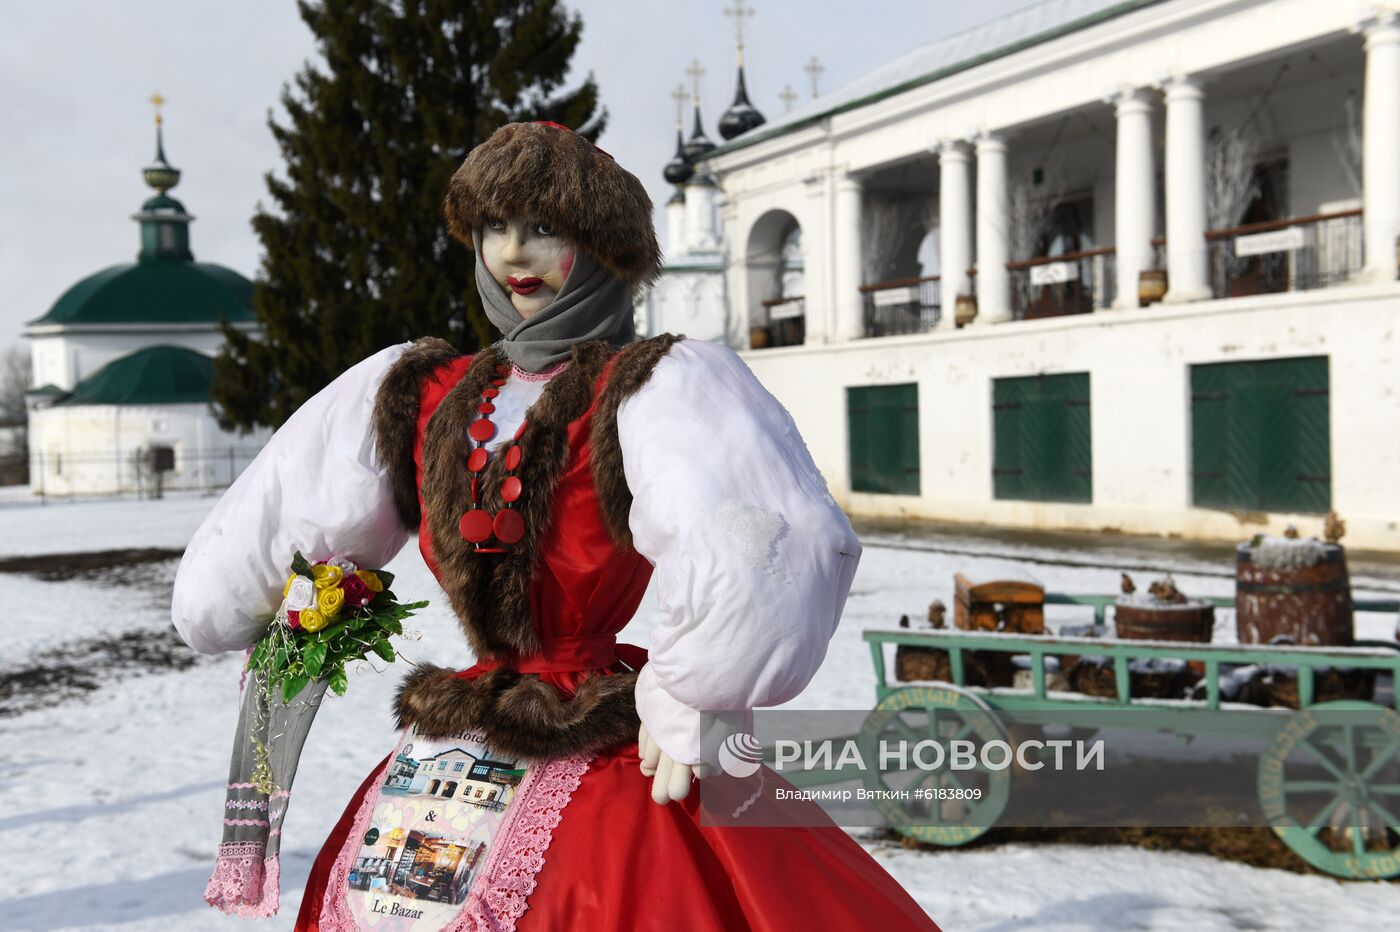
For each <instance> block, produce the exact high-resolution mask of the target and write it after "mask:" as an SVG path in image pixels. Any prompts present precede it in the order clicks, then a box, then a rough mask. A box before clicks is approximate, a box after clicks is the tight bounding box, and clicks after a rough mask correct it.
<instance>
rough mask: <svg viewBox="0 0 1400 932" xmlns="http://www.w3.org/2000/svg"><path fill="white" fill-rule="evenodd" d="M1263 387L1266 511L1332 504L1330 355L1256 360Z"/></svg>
mask: <svg viewBox="0 0 1400 932" xmlns="http://www.w3.org/2000/svg"><path fill="white" fill-rule="evenodd" d="M1255 369H1256V371H1257V378H1258V381H1259V384H1260V387H1261V390H1260V396H1261V399H1260V400H1261V409H1260V411H1259V415H1260V422H1261V425H1262V426H1261V429H1260V432H1259V434H1260V452H1261V456H1260V463H1259V478H1260V492H1261V495H1260V498H1261V503H1262V506H1263V508H1264V509H1265V510H1267V511H1287V512H1305V513H1307V512H1312V513H1323V512H1326V511H1327V510H1328V509H1329V508H1331V506H1332V455H1331V438H1330V436H1329V434H1330V430H1329V428H1330V424H1329V417H1328V408H1329V404H1328V402H1329V393H1328V371H1327V357H1325V356H1313V357H1309V358H1304V359H1276V360H1269V361H1267V362H1259V363H1256V364H1255Z"/></svg>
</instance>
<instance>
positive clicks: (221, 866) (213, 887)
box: [204, 841, 282, 919]
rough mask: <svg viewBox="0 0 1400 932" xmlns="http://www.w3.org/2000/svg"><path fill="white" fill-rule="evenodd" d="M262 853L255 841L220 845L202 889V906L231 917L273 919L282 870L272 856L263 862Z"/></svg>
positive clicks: (275, 912) (275, 857) (259, 844)
mask: <svg viewBox="0 0 1400 932" xmlns="http://www.w3.org/2000/svg"><path fill="white" fill-rule="evenodd" d="M263 850H264V848H263V844H262V843H261V842H257V841H234V842H227V843H225V844H222V845H219V859H218V860H217V861H216V862H215V863H214V873H213V874H212V875H211V876H210V878H209V884H208V885H207V886H206V887H205V888H204V902H206V903H208V904H209V905H210V906H213V907H214V908H215V909H218V910H219V911H220V912H224V913H228V914H229V915H231V916H243V917H245V918H252V919H263V918H266V917H268V916H275V915H276V914H277V898H278V891H279V890H280V889H281V880H282V868H281V864H280V863H279V861H278V858H277V855H275V854H274V855H273V856H272V857H270V858H268V859H267V860H263Z"/></svg>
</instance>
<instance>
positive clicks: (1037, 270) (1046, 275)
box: [1031, 262, 1079, 285]
mask: <svg viewBox="0 0 1400 932" xmlns="http://www.w3.org/2000/svg"><path fill="white" fill-rule="evenodd" d="M1078 279H1079V264H1078V263H1077V262H1047V263H1046V264H1045V265H1033V266H1031V284H1032V285H1062V284H1064V283H1065V282H1072V281H1077V280H1078Z"/></svg>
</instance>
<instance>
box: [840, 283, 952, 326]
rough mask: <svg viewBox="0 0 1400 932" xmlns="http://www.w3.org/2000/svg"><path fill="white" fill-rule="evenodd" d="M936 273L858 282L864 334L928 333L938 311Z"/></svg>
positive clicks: (934, 323)
mask: <svg viewBox="0 0 1400 932" xmlns="http://www.w3.org/2000/svg"><path fill="white" fill-rule="evenodd" d="M939 288H940V286H939V282H938V276H937V275H926V276H923V277H922V278H920V277H914V278H896V279H893V280H891V281H887V282H876V283H875V284H873V285H861V286H860V291H861V294H862V296H863V297H864V299H865V313H864V318H865V320H864V324H865V335H866V336H867V337H892V336H898V335H901V334H909V333H928V332H929V331H930V330H932V329H933V328H934V327H936V326H937V325H938V318H939V316H940V315H941V313H942V308H941V306H940V297H939Z"/></svg>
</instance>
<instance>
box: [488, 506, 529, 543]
mask: <svg viewBox="0 0 1400 932" xmlns="http://www.w3.org/2000/svg"><path fill="white" fill-rule="evenodd" d="M491 529H492V530H493V531H495V532H496V539H497V540H499V541H500V542H501V543H503V544H514V543H516V542H517V541H519V540H520V538H522V537H524V536H525V519H524V518H522V517H520V512H518V511H516V510H515V509H514V508H502V509H501V510H500V511H498V512H496V520H495V521H493V522H492V523H491Z"/></svg>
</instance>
